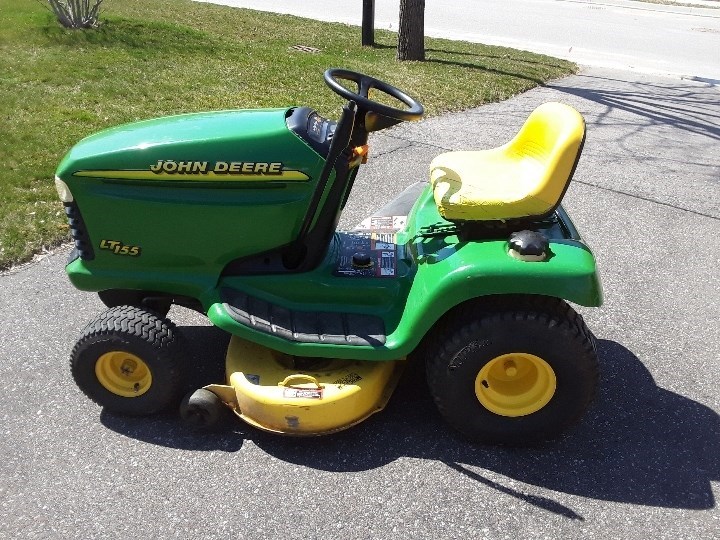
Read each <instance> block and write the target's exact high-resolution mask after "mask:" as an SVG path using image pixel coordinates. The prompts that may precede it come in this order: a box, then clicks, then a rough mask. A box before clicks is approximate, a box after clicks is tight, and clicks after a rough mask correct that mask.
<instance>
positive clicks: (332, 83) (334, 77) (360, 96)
mask: <svg viewBox="0 0 720 540" xmlns="http://www.w3.org/2000/svg"><path fill="white" fill-rule="evenodd" d="M338 80H344V81H352V82H354V83H356V84H357V85H358V91H357V93H356V92H352V91H351V90H348V89H347V88H345V87H344V86H343V85H341V84H340V83H339V82H338ZM325 83H326V84H327V85H328V86H329V87H330V89H331V90H332V91H333V92H335V93H336V94H338V95H339V96H341V97H343V98H345V99H347V100H349V101H354V102H355V103H356V104H357V106H358V109H360V110H364V111H365V112H374V113H377V114H381V115H383V116H385V117H386V118H391V119H393V120H397V121H398V122H402V121H405V122H415V121H417V120H420V119H421V118H422V115H423V113H424V112H425V109H424V108H423V106H422V105H421V104H420V102H419V101H416V100H415V99H413V98H411V97H410V96H408V95H407V94H406V93H405V92H403V91H402V90H400V89H399V88H395V87H394V86H392V85H391V84H388V83H386V82H384V81H381V80H379V79H376V78H374V77H370V76H369V75H363V74H362V73H357V72H355V71H350V70H348V69H341V68H330V69H328V70H326V71H325ZM371 89H375V90H379V91H380V92H382V93H384V94H387V95H388V96H390V97H393V98H395V99H397V100H398V101H400V102H401V103H404V104H405V105H407V106H408V108H407V109H396V108H395V107H390V106H389V105H383V104H382V103H378V102H377V101H373V100H372V99H370V98H369V97H368V93H369V92H370V90H371ZM393 123H396V122H393Z"/></svg>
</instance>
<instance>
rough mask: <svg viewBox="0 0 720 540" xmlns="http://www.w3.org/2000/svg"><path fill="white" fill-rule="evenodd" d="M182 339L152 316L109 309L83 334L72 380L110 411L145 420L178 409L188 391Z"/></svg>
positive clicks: (134, 310) (72, 363)
mask: <svg viewBox="0 0 720 540" xmlns="http://www.w3.org/2000/svg"><path fill="white" fill-rule="evenodd" d="M179 337H180V336H179V333H178V331H177V329H176V328H175V325H174V324H173V323H172V322H170V321H169V320H168V319H162V318H161V317H159V316H158V315H157V314H156V313H154V312H151V311H146V310H143V309H141V308H138V307H134V306H118V307H114V308H111V309H109V310H107V311H105V312H104V313H102V314H101V315H100V316H99V317H98V318H97V319H95V320H94V321H92V322H91V323H90V324H88V325H87V326H86V327H85V329H84V330H83V333H82V336H81V337H80V339H79V340H78V341H77V343H76V344H75V347H74V348H73V351H72V354H71V358H70V368H71V371H72V376H73V378H74V379H75V382H76V383H77V385H78V386H79V387H80V389H81V390H82V391H83V392H84V393H85V394H86V395H87V396H88V397H89V398H90V399H92V400H93V401H95V402H96V403H98V404H99V405H101V406H103V407H105V408H106V409H108V410H110V411H112V412H116V413H120V414H129V415H137V416H141V415H150V414H153V413H156V412H159V411H161V410H164V409H167V408H170V407H174V406H177V403H178V401H179V399H180V396H181V395H182V393H183V390H184V388H185V386H184V376H183V367H184V366H183V362H182V351H181V349H180V347H179V344H178V340H179Z"/></svg>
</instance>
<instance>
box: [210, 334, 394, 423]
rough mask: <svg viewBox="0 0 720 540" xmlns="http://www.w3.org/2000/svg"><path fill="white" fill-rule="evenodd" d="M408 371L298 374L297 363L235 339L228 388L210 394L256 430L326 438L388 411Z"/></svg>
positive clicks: (356, 364) (342, 369)
mask: <svg viewBox="0 0 720 540" xmlns="http://www.w3.org/2000/svg"><path fill="white" fill-rule="evenodd" d="M402 360H404V359H402ZM403 365H404V362H403V361H394V362H361V361H355V360H323V359H318V361H317V363H316V365H311V367H310V368H308V369H304V370H299V369H298V368H296V367H294V361H293V357H291V356H288V355H286V354H283V353H280V352H278V351H274V350H271V349H268V348H266V347H263V346H261V345H258V344H256V343H252V342H249V341H245V340H243V339H241V338H238V337H237V336H233V338H232V339H231V341H230V346H229V347H228V352H227V357H226V359H225V369H226V377H227V381H228V383H229V384H228V385H217V384H213V385H209V386H206V387H205V388H206V389H207V390H210V391H211V392H214V393H215V394H216V395H217V396H218V397H220V399H222V400H223V401H224V402H225V403H226V404H227V405H228V406H229V407H231V408H232V410H233V411H234V412H235V414H237V415H238V416H239V417H240V418H242V419H243V420H244V421H245V422H247V423H248V424H250V425H252V426H255V427H257V428H260V429H262V430H265V431H271V432H273V433H282V434H285V435H305V436H308V435H322V434H327V433H332V432H334V431H340V430H343V429H347V428H349V427H351V426H354V425H355V424H357V423H359V422H361V421H363V420H365V419H366V418H367V417H368V416H370V415H371V414H373V413H376V412H378V411H381V410H382V409H383V408H385V405H386V404H387V402H388V400H389V399H390V395H391V394H392V392H393V390H394V389H395V386H396V385H397V381H398V379H399V376H400V373H401V371H402V366H403Z"/></svg>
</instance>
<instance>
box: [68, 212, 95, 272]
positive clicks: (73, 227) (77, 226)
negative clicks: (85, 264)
mask: <svg viewBox="0 0 720 540" xmlns="http://www.w3.org/2000/svg"><path fill="white" fill-rule="evenodd" d="M64 206H65V215H66V216H67V220H68V224H69V225H70V234H71V235H72V238H73V240H74V241H75V251H76V252H77V254H78V255H79V256H80V258H81V259H83V260H86V261H91V260H93V259H94V258H95V252H94V251H93V247H92V244H91V243H90V236H89V235H88V232H87V228H86V227H85V221H83V218H82V214H80V208H78V205H77V203H76V202H74V201H73V202H70V203H64Z"/></svg>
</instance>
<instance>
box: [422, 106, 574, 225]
mask: <svg viewBox="0 0 720 540" xmlns="http://www.w3.org/2000/svg"><path fill="white" fill-rule="evenodd" d="M584 135H585V121H584V120H583V117H582V116H581V115H580V113H579V112H577V111H576V110H575V109H573V108H572V107H570V106H568V105H563V104H562V103H545V104H543V105H541V106H540V107H538V108H537V109H535V110H534V111H533V112H532V113H531V114H530V116H529V117H528V119H527V121H526V122H525V124H524V125H523V126H522V128H521V129H520V132H519V133H518V134H517V135H516V136H515V137H514V138H513V139H512V140H511V141H510V142H509V143H507V144H505V145H503V146H501V147H499V148H494V149H492V150H481V151H460V152H447V153H445V154H440V155H439V156H437V157H436V158H435V159H434V160H433V161H432V163H431V164H430V182H431V184H432V186H433V195H434V198H435V204H437V207H438V211H439V212H440V214H441V215H442V216H443V217H444V218H445V219H448V220H473V221H487V220H506V219H514V218H522V217H528V216H540V215H544V214H547V213H548V212H550V211H551V210H552V209H553V208H554V207H556V206H557V205H558V204H559V202H560V199H561V198H562V196H563V194H564V193H565V189H566V187H567V184H568V182H569V181H570V175H571V173H572V170H573V167H574V165H575V163H576V161H577V156H578V153H579V152H580V147H581V145H582V141H583V138H584Z"/></svg>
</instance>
